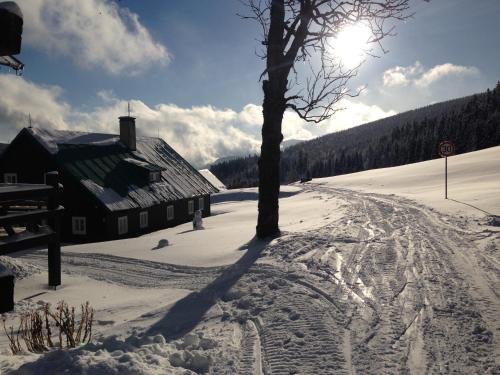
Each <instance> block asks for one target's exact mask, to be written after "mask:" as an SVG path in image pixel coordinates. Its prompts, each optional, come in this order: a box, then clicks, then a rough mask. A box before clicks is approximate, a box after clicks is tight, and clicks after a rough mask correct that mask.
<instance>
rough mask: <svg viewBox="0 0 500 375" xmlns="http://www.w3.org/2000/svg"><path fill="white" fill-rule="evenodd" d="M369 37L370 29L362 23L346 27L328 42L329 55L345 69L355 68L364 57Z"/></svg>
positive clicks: (370, 34)
mask: <svg viewBox="0 0 500 375" xmlns="http://www.w3.org/2000/svg"><path fill="white" fill-rule="evenodd" d="M371 36H372V33H371V30H370V27H369V26H368V25H366V24H364V23H356V24H352V25H348V26H346V27H344V28H343V29H342V30H341V31H340V32H339V33H338V34H337V36H336V37H335V38H333V39H332V40H331V41H330V43H329V44H330V46H331V51H330V53H331V54H332V56H333V57H334V58H335V59H338V60H339V61H340V62H341V64H342V66H344V67H345V68H348V69H352V68H355V67H356V66H358V65H359V64H360V63H361V62H362V61H363V59H364V58H365V57H366V53H367V51H368V43H369V40H370V38H371Z"/></svg>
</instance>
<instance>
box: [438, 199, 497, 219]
mask: <svg viewBox="0 0 500 375" xmlns="http://www.w3.org/2000/svg"><path fill="white" fill-rule="evenodd" d="M448 200H450V201H453V202H456V203H460V204H464V205H466V206H469V207H472V208H475V209H476V210H478V211H481V212H483V213H485V214H486V215H489V216H494V215H493V214H492V213H490V212H488V211H485V210H483V209H482V208H479V207H476V206H473V205H472V204H470V203H465V202H461V201H458V200H456V199H452V198H448Z"/></svg>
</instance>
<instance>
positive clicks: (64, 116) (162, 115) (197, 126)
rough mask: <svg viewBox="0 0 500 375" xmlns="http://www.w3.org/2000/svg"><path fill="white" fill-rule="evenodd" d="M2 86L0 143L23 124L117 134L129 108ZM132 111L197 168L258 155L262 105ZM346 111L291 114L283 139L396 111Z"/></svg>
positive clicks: (112, 99) (19, 85) (12, 79)
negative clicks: (318, 116) (319, 116)
mask: <svg viewBox="0 0 500 375" xmlns="http://www.w3.org/2000/svg"><path fill="white" fill-rule="evenodd" d="M0 87H2V88H3V89H5V91H6V92H9V95H0V126H1V128H2V133H1V134H2V141H10V140H11V139H12V138H13V137H14V136H15V135H16V134H17V133H18V132H19V130H20V129H21V128H23V127H26V126H28V113H31V117H32V120H33V126H40V127H49V128H56V129H73V130H81V131H95V132H101V133H115V134H116V133H117V132H118V117H119V116H123V115H124V114H125V113H126V110H127V101H125V100H122V99H119V98H117V97H116V96H115V95H114V94H113V92H112V91H106V90H103V91H100V92H98V93H97V95H98V97H100V98H101V99H102V104H101V106H99V107H96V108H93V109H92V110H90V111H86V112H84V111H79V110H77V109H76V108H74V107H72V106H71V105H69V104H68V103H66V102H65V101H64V99H63V94H64V92H63V90H62V89H61V88H59V87H57V86H41V85H37V84H35V83H33V82H30V81H28V80H26V79H25V78H23V77H17V76H15V75H7V74H0ZM130 104H131V108H132V115H133V116H135V117H137V132H138V133H139V135H148V136H153V137H156V136H157V135H158V133H159V135H160V137H162V138H163V139H165V140H166V141H167V142H168V143H169V144H170V145H171V146H172V147H173V148H174V149H176V150H177V151H178V152H179V153H180V154H181V155H182V156H183V157H185V158H186V159H188V160H189V161H190V162H191V163H193V164H195V165H196V166H198V167H201V166H203V165H205V164H207V163H210V162H213V161H214V160H216V159H218V158H220V157H224V156H231V155H247V154H250V153H257V152H258V151H259V149H260V140H261V135H260V132H261V125H262V108H261V107H260V106H258V105H255V104H248V105H246V106H245V107H244V108H243V109H242V110H241V111H239V112H238V111H234V110H232V109H219V108H215V107H213V106H210V105H206V106H197V107H191V108H181V107H178V106H176V105H175V104H158V105H155V106H149V105H147V104H146V103H144V102H142V101H140V100H131V101H130ZM340 105H341V107H344V108H345V110H343V111H340V112H338V113H337V115H336V116H335V117H333V118H332V119H330V120H328V121H326V122H325V123H324V124H322V125H313V124H306V123H305V122H304V121H303V120H302V119H300V118H299V117H298V116H297V115H296V114H295V113H293V112H286V113H285V116H284V120H283V131H282V132H283V135H284V138H285V139H302V140H305V139H310V138H314V137H316V136H320V135H323V134H325V133H329V132H333V131H338V130H342V129H346V128H349V127H352V126H355V125H360V124H362V123H365V122H369V121H373V120H376V119H379V118H381V117H386V116H389V115H392V114H394V112H393V111H388V112H386V111H383V110H382V109H381V108H379V107H377V106H369V105H366V104H363V103H361V102H354V101H350V100H343V101H342V102H341V103H340Z"/></svg>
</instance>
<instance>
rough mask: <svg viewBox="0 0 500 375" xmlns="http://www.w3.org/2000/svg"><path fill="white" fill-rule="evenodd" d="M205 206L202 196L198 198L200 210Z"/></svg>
mask: <svg viewBox="0 0 500 375" xmlns="http://www.w3.org/2000/svg"><path fill="white" fill-rule="evenodd" d="M204 208H205V200H204V199H203V197H202V198H200V199H198V210H201V211H203V209H204Z"/></svg>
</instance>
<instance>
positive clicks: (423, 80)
mask: <svg viewBox="0 0 500 375" xmlns="http://www.w3.org/2000/svg"><path fill="white" fill-rule="evenodd" d="M450 75H454V76H462V77H463V76H475V75H479V69H478V68H476V67H473V66H470V67H469V66H461V65H453V64H450V63H446V64H442V65H436V66H435V67H434V68H431V69H429V70H428V71H426V72H425V73H424V74H422V76H421V77H420V78H418V79H417V80H416V81H415V83H416V84H417V86H421V87H427V86H429V85H431V84H432V83H434V82H436V81H439V80H440V79H443V78H444V77H446V76H450Z"/></svg>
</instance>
